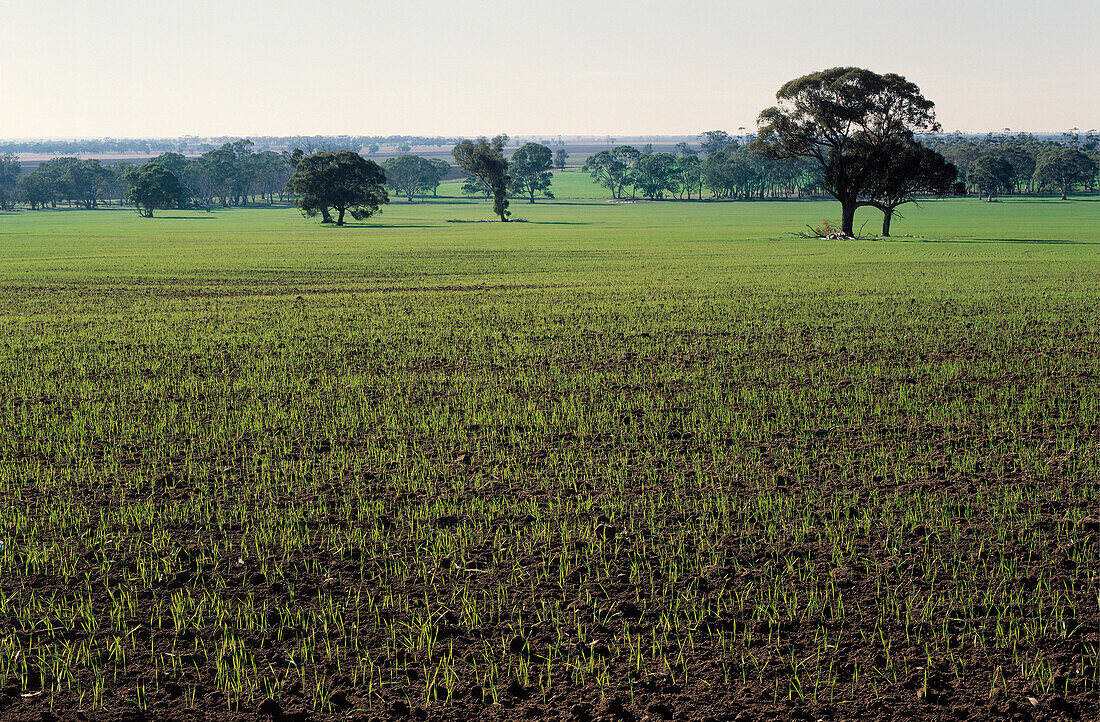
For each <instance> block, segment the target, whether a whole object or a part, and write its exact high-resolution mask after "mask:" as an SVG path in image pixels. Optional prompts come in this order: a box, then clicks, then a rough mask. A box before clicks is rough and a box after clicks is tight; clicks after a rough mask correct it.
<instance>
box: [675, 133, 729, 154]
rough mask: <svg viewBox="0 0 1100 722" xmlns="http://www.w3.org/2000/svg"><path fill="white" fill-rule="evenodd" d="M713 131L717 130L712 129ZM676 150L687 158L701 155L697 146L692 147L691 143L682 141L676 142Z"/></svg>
mask: <svg viewBox="0 0 1100 722" xmlns="http://www.w3.org/2000/svg"><path fill="white" fill-rule="evenodd" d="M711 132H712V133H713V132H715V131H711ZM718 132H722V131H718ZM676 152H677V153H678V154H679V155H680V157H681V158H687V157H689V156H690V157H692V158H696V157H698V155H699V151H698V150H696V149H695V148H692V147H691V145H690V144H689V143H683V142H680V143H677V144H676Z"/></svg>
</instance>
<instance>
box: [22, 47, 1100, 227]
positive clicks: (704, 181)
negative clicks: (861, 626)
mask: <svg viewBox="0 0 1100 722" xmlns="http://www.w3.org/2000/svg"><path fill="white" fill-rule="evenodd" d="M776 100H777V104H776V105H775V106H772V107H770V108H767V109H765V110H764V111H762V112H761V113H760V116H759V118H758V120H757V124H758V129H759V130H758V135H756V136H755V137H753V138H752V140H751V142H748V143H744V144H742V143H740V142H739V141H738V140H737V139H735V138H733V137H731V136H730V135H729V134H728V133H726V132H725V131H720V130H716V131H708V132H706V133H704V134H703V135H702V136H701V137H702V143H701V144H700V147H699V148H698V149H695V148H693V147H691V146H690V145H689V144H688V143H680V144H678V145H677V147H676V152H675V153H666V152H659V153H658V152H654V151H653V148H652V146H645V147H643V148H642V149H640V150H639V149H638V148H635V147H633V146H630V145H619V146H615V147H613V148H611V149H609V150H605V151H600V152H598V153H596V154H594V155H592V156H590V157H589V158H587V160H586V161H585V163H584V165H583V168H582V170H583V171H584V172H587V173H589V174H590V175H591V176H592V178H593V179H594V180H595V181H596V182H597V183H599V184H600V185H601V186H603V187H605V188H607V189H608V191H609V192H610V193H611V195H612V197H613V198H616V199H622V198H625V197H627V193H628V192H629V194H630V198H637V197H639V196H640V197H642V198H647V199H653V200H659V199H663V198H678V199H691V198H692V197H693V196H694V197H695V198H698V199H702V197H703V193H704V190H708V191H709V192H710V194H711V196H712V197H714V198H720V199H734V198H769V197H772V198H774V197H795V196H796V197H804V196H812V195H828V196H831V197H833V198H835V199H836V200H837V201H839V202H840V204H841V233H842V235H845V236H851V235H852V234H853V228H852V222H853V219H854V216H855V211H856V209H858V208H859V207H861V206H871V207H874V208H877V209H879V210H880V211H882V213H883V225H882V235H883V236H888V235H889V233H890V222H891V219H892V217H893V216H894V214H895V212H896V210H897V208H898V207H899V206H901V205H904V204H906V203H912V202H914V201H915V200H916V199H917V198H918V196H920V195H937V196H939V195H945V194H947V193H952V192H953V193H956V194H964V193H966V192H968V190H969V189H973V190H975V191H976V192H977V193H978V194H979V196H981V195H982V194H985V196H986V197H987V198H988V199H989V200H992V199H993V197H994V194H995V193H999V192H1006V191H1015V192H1044V191H1050V190H1056V191H1060V192H1061V194H1062V197H1063V198H1066V197H1067V196H1068V195H1069V193H1070V192H1071V191H1072V190H1073V189H1075V188H1076V187H1081V186H1083V187H1085V188H1086V189H1087V190H1093V189H1094V188H1096V187H1097V185H1098V184H1097V180H1098V179H1097V173H1098V169H1100V162H1098V160H1100V159H1098V157H1097V150H1098V145H1100V142H1098V141H1100V139H1098V138H1097V137H1095V136H1088V137H1086V139H1085V142H1084V143H1080V140H1079V138H1072V141H1073V142H1072V143H1069V142H1066V143H1055V142H1050V141H1039V140H1038V139H1035V138H1034V137H1033V136H1026V135H1021V136H1015V137H1012V138H1005V137H999V136H992V135H990V136H987V138H985V139H982V140H981V141H974V140H973V139H967V138H963V137H961V136H948V137H942V136H939V137H933V138H932V140H931V141H928V140H925V141H924V142H922V140H921V138H922V134H926V135H925V138H927V137H928V136H927V134H933V133H938V132H939V131H940V130H941V129H940V126H939V124H938V123H937V122H936V119H935V106H934V104H933V103H932V102H931V101H930V100H928V99H926V98H925V97H924V96H923V95H922V94H921V92H920V89H919V88H918V87H917V86H916V85H915V84H913V83H911V82H909V81H908V80H906V79H905V78H904V77H902V76H900V75H896V74H886V75H879V74H877V73H874V72H872V71H870V70H865V69H863V68H831V69H828V70H823V71H820V72H816V73H811V74H809V75H805V76H802V77H800V78H795V79H794V80H791V81H789V82H787V83H785V84H784V85H783V86H782V87H781V88H780V89H779V91H778V92H777V93H776ZM507 141H508V136H506V135H498V136H496V137H495V138H493V139H492V140H489V139H487V138H484V137H482V138H478V139H477V140H476V141H472V140H466V139H464V140H460V141H458V142H457V143H456V144H455V145H454V148H453V151H452V156H453V157H454V160H455V162H456V164H457V165H458V167H459V168H460V169H461V170H462V172H463V173H464V174H465V175H466V177H467V180H466V183H465V184H464V186H463V190H464V191H465V192H467V193H476V194H484V195H485V196H486V197H491V198H492V199H493V212H494V214H496V215H497V216H498V217H499V219H500V220H501V221H507V220H508V217H509V216H510V212H509V210H508V206H509V197H512V198H515V197H525V198H526V199H527V200H528V201H529V202H530V203H534V202H535V199H536V197H537V196H543V197H547V198H553V197H554V195H553V192H552V190H551V185H552V180H553V174H552V170H553V168H554V167H557V168H558V169H559V170H563V169H564V167H565V164H566V159H567V157H568V156H567V153H566V152H565V149H564V148H559V149H558V150H557V151H556V152H555V151H552V150H551V149H550V148H549V147H548V146H546V145H544V144H541V143H537V142H528V143H526V144H524V145H523V146H521V147H520V148H518V149H516V150H515V151H514V152H513V153H512V155H511V158H507V157H505V154H504V148H505V144H506V143H507ZM253 146H254V144H253V142H252V141H250V140H238V141H233V142H227V143H224V144H223V145H222V146H220V147H218V148H214V149H211V150H208V151H207V152H205V153H203V154H202V155H201V156H199V157H197V158H193V159H188V158H186V157H185V156H183V155H182V154H180V153H176V152H166V153H162V154H160V155H158V156H157V157H155V158H153V159H152V160H150V161H149V162H147V163H145V164H143V165H141V166H134V165H132V164H129V163H125V162H119V163H111V164H106V165H104V164H102V163H100V161H98V160H83V161H82V160H79V159H77V158H74V157H62V158H55V159H52V160H50V161H47V162H46V163H43V164H42V165H41V166H39V167H38V168H37V169H36V170H35V171H34V172H32V173H30V174H27V175H25V176H20V165H19V161H18V158H16V157H15V156H14V155H12V154H6V155H3V156H0V208H7V207H9V206H10V204H11V203H12V202H13V201H15V200H21V201H23V202H25V203H26V204H27V205H28V206H29V207H30V208H32V209H37V208H42V207H45V206H46V205H50V206H52V207H55V206H56V205H57V204H58V203H62V202H68V203H69V204H70V205H74V204H75V205H78V206H80V207H84V208H96V207H98V205H99V204H100V203H102V202H103V201H104V200H105V199H108V198H118V199H120V202H121V201H122V200H125V201H128V202H130V203H133V204H134V205H135V207H136V208H137V210H138V211H139V212H140V213H141V214H142V215H146V216H152V214H153V211H154V210H155V209H157V208H171V207H187V206H206V207H209V206H211V205H221V206H231V205H238V206H243V205H248V204H249V203H250V202H253V203H254V202H256V199H257V197H258V198H259V199H260V200H261V201H264V200H266V201H267V202H269V203H271V202H274V199H275V196H276V195H278V196H279V199H280V200H283V199H284V198H285V197H287V196H290V197H293V198H294V199H295V202H296V204H297V205H298V207H299V208H300V209H301V210H302V212H303V213H304V214H306V215H307V216H315V215H320V216H321V218H322V223H335V224H336V225H343V224H344V219H345V215H348V214H350V215H351V216H352V217H353V218H356V219H363V218H367V217H369V216H371V215H373V214H374V213H376V212H377V211H378V209H379V208H380V207H381V205H383V204H385V203H388V202H389V194H388V190H392V191H394V192H397V193H400V194H402V195H404V196H405V198H406V200H407V201H408V202H412V201H413V199H414V197H416V196H417V195H424V194H426V193H428V192H431V193H432V194H433V195H434V194H435V193H436V192H437V189H438V187H439V185H440V183H441V182H442V180H443V179H444V178H445V177H446V175H447V174H448V172H449V171H450V168H451V166H450V164H449V163H447V162H446V161H443V160H440V159H428V158H422V157H420V156H415V155H411V154H408V153H405V154H402V155H399V156H397V157H394V158H390V159H388V160H386V161H385V162H384V163H383V164H382V165H379V164H378V163H375V162H374V161H373V160H369V159H367V158H364V157H363V156H362V155H361V154H360V153H359V152H357V151H352V150H346V149H345V150H338V151H335V152H333V151H332V150H317V151H315V152H313V149H312V148H310V147H307V148H306V149H302V148H295V150H293V151H284V152H282V153H276V152H274V151H263V152H259V153H257V152H255V151H254V147H253Z"/></svg>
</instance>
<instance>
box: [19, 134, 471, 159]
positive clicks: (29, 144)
mask: <svg viewBox="0 0 1100 722" xmlns="http://www.w3.org/2000/svg"><path fill="white" fill-rule="evenodd" d="M238 140H240V139H239V138H233V137H228V136H220V137H211V138H196V137H193V136H186V137H182V138H87V139H77V140H52V139H44V140H6V141H0V155H3V154H6V153H23V154H35V155H58V156H65V155H103V154H109V153H118V154H123V153H125V154H134V155H152V154H157V153H166V152H176V153H205V152H206V151H210V150H215V149H216V148H220V147H221V146H223V145H225V144H226V143H233V142H235V141H238ZM251 140H252V142H253V144H254V146H255V147H256V148H258V149H261V150H278V151H282V150H289V149H292V148H301V149H303V150H305V151H306V154H307V155H308V154H310V153H314V152H317V151H321V150H328V151H335V150H340V149H346V148H351V149H353V150H359V149H364V148H365V149H367V152H368V153H370V151H371V148H373V149H374V152H378V151H379V150H380V148H381V147H382V146H387V147H393V148H400V147H408V148H409V149H410V150H411V149H412V147H413V146H418V145H419V146H429V147H446V146H449V145H454V144H455V143H456V142H457V141H458V138H448V137H441V136H421V135H386V136H381V135H286V136H254V137H252V139H251Z"/></svg>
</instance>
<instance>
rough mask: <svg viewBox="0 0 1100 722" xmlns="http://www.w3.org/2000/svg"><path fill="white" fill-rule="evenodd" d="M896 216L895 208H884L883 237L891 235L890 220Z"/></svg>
mask: <svg viewBox="0 0 1100 722" xmlns="http://www.w3.org/2000/svg"><path fill="white" fill-rule="evenodd" d="M893 217H894V209H893V208H884V209H882V237H883V238H889V237H890V220H891V219H892V218H893Z"/></svg>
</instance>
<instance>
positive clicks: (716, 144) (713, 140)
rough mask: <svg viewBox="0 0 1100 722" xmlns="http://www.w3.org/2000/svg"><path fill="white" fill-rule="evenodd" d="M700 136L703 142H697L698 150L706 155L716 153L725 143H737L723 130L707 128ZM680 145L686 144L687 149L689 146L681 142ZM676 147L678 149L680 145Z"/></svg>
mask: <svg viewBox="0 0 1100 722" xmlns="http://www.w3.org/2000/svg"><path fill="white" fill-rule="evenodd" d="M700 137H701V138H702V139H703V142H702V143H700V144H699V150H701V151H702V152H703V153H705V154H707V155H711V154H712V153H717V152H718V151H720V150H722V149H723V148H725V147H726V146H727V145H734V144H736V143H737V141H736V140H734V139H733V138H732V137H730V134H729V133H727V132H726V131H724V130H708V131H706V132H705V133H702V134H701V135H700ZM681 145H684V146H687V147H688V148H689V149H690V147H691V146H688V145H687V143H682V144H681ZM676 149H677V150H680V145H677V146H676Z"/></svg>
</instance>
